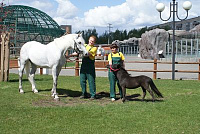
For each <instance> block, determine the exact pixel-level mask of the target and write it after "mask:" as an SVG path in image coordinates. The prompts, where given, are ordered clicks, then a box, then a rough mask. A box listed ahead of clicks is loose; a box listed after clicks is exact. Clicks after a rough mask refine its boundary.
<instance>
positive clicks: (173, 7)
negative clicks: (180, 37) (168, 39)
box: [156, 0, 192, 80]
mask: <svg viewBox="0 0 200 134" xmlns="http://www.w3.org/2000/svg"><path fill="white" fill-rule="evenodd" d="M191 7H192V3H191V2H190V1H185V2H184V3H183V8H184V9H185V10H186V12H187V15H186V17H185V18H184V19H181V18H179V17H178V2H176V0H172V3H171V2H170V16H169V18H168V19H166V20H165V19H162V16H161V12H162V11H163V10H164V9H165V5H164V4H163V3H158V4H157V5H156V9H157V11H158V12H159V13H160V19H161V20H162V21H168V20H169V19H170V18H171V14H172V16H173V20H172V29H173V39H172V40H173V41H172V80H175V13H176V17H177V18H178V19H179V20H185V19H187V17H188V10H190V9H191Z"/></svg>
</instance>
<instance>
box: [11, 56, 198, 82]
mask: <svg viewBox="0 0 200 134" xmlns="http://www.w3.org/2000/svg"><path fill="white" fill-rule="evenodd" d="M135 60H140V61H141V60H144V59H141V58H138V57H135V56H125V61H135ZM163 60H165V61H167V60H169V59H163ZM144 61H148V60H144ZM125 67H126V69H148V70H153V64H152V63H144V64H143V63H126V64H125ZM175 68H176V70H195V71H197V70H198V68H199V67H198V64H197V65H187V64H182V65H176V67H175ZM158 69H160V70H170V69H171V65H170V64H158ZM49 72H50V74H51V70H49ZM10 73H18V70H17V69H10ZM38 73H39V71H37V74H38ZM129 73H130V74H131V75H132V76H137V75H147V76H149V77H151V78H152V77H153V73H152V72H132V71H131V72H129ZM60 75H63V76H74V75H75V71H74V69H62V70H61V73H60ZM96 76H97V77H108V72H107V71H96ZM157 78H160V79H171V78H172V73H171V72H158V73H157ZM175 79H194V80H197V79H198V74H197V73H178V72H176V73H175Z"/></svg>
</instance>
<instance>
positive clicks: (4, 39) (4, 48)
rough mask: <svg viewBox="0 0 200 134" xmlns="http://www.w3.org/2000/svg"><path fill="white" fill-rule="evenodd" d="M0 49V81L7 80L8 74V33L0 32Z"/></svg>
mask: <svg viewBox="0 0 200 134" xmlns="http://www.w3.org/2000/svg"><path fill="white" fill-rule="evenodd" d="M0 38H1V42H0V44H1V49H0V51H1V52H0V60H1V62H0V63H1V65H0V70H1V73H0V81H8V75H9V59H10V57H9V56H10V50H9V40H10V33H8V32H3V33H1V37H0Z"/></svg>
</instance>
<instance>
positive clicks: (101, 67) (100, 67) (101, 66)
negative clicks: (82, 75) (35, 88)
mask: <svg viewBox="0 0 200 134" xmlns="http://www.w3.org/2000/svg"><path fill="white" fill-rule="evenodd" d="M68 62H70V61H68ZM74 62H75V67H63V69H74V70H75V76H79V70H80V67H79V63H80V62H81V61H80V60H78V59H76V60H75V61H74ZM125 63H131V64H134V63H141V64H145V63H151V64H153V68H152V69H127V71H133V72H152V73H153V79H157V73H159V72H172V70H170V69H168V70H160V69H159V70H158V64H172V62H163V61H157V60H156V59H155V60H153V61H125ZM175 64H182V65H184V64H188V65H189V64H196V65H198V68H197V70H175V72H180V73H197V74H198V80H200V59H199V62H175ZM106 65H108V61H96V62H95V70H96V71H107V68H105V66H106ZM10 68H18V63H17V60H10ZM40 74H42V69H40Z"/></svg>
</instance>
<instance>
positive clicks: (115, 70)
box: [110, 65, 120, 72]
mask: <svg viewBox="0 0 200 134" xmlns="http://www.w3.org/2000/svg"><path fill="white" fill-rule="evenodd" d="M110 70H112V71H113V72H117V71H119V70H120V69H119V68H118V69H113V68H112V65H110Z"/></svg>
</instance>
